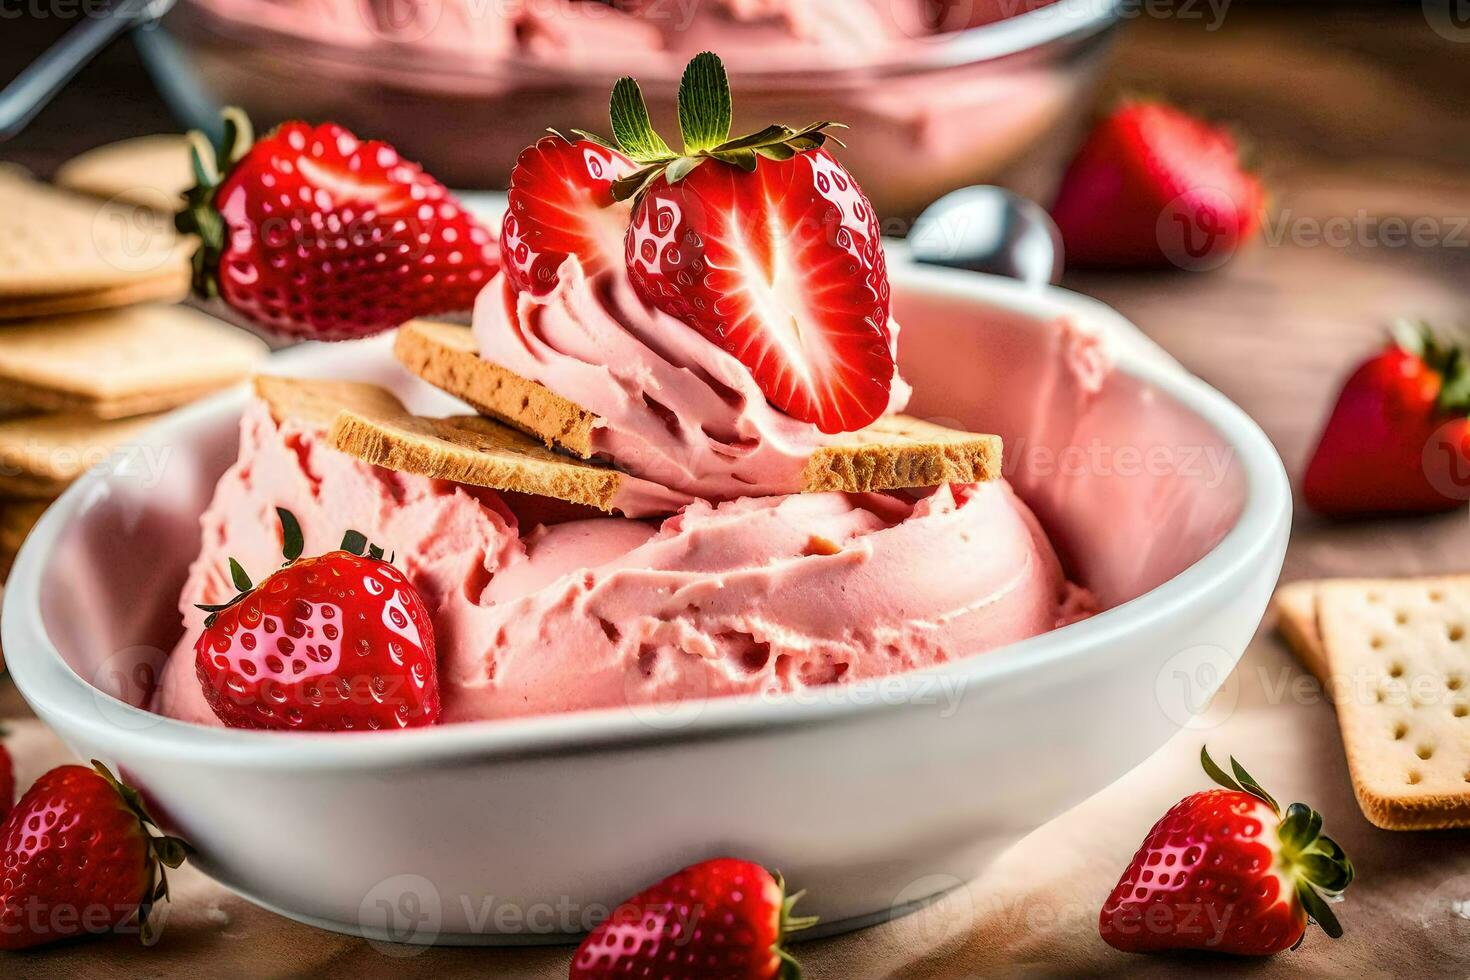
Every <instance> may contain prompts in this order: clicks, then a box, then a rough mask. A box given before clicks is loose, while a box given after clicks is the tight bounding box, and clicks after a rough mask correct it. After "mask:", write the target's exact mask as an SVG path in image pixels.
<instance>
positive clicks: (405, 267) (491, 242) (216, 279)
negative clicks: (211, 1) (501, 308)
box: [176, 110, 499, 340]
mask: <svg viewBox="0 0 1470 980" xmlns="http://www.w3.org/2000/svg"><path fill="white" fill-rule="evenodd" d="M190 141H191V143H192V149H193V156H194V170H195V178H196V180H197V181H198V184H197V186H196V187H194V189H193V190H191V191H189V194H188V199H187V201H188V202H187V205H186V206H185V208H184V210H183V211H181V212H180V213H179V215H178V219H177V222H176V223H177V224H178V227H179V230H180V231H183V232H186V233H190V234H195V235H198V236H199V240H200V246H199V248H198V250H197V251H196V252H195V254H194V288H195V290H196V292H198V293H199V294H200V295H201V296H205V297H210V298H212V297H214V296H220V297H223V299H224V301H225V302H226V303H227V304H229V306H230V307H231V308H233V309H234V310H236V311H237V312H238V313H240V314H241V315H242V316H244V317H245V318H246V319H248V320H250V321H251V322H253V323H255V324H257V325H258V326H260V327H262V328H263V329H265V330H268V331H271V332H273V333H277V334H281V335H284V336H288V337H297V338H301V339H306V340H349V339H352V338H354V337H366V336H370V335H371V334H375V333H379V332H381V331H384V330H387V329H390V328H392V327H396V326H398V325H399V324H400V323H403V322H404V321H405V320H410V319H412V318H414V317H416V316H427V315H430V314H435V313H447V312H453V311H457V310H468V309H470V308H471V307H472V306H474V300H475V295H476V294H477V293H478V292H479V291H480V288H481V287H482V286H484V285H485V283H487V282H489V281H490V279H491V278H492V277H493V276H494V275H495V272H496V270H497V269H498V267H499V252H498V250H497V247H496V242H495V236H494V235H493V234H491V232H490V231H488V230H487V229H485V228H484V227H482V226H481V225H480V224H479V223H478V222H477V221H476V220H475V219H474V218H473V217H471V216H470V215H469V214H468V213H467V212H466V211H465V210H464V208H463V207H461V206H460V203H459V202H458V201H457V200H455V199H454V198H453V197H451V196H450V194H449V192H448V191H446V190H445V189H444V186H443V185H442V184H440V183H439V182H438V181H437V180H435V179H434V178H433V177H431V176H429V175H428V174H426V173H425V172H424V171H423V169H422V168H420V167H419V165H418V164H416V163H411V162H409V161H407V160H404V159H403V158H402V157H400V156H399V155H398V152H397V151H396V150H394V149H393V148H392V147H391V146H389V145H388V144H386V143H380V142H377V141H370V142H363V141H360V140H359V139H358V138H357V137H356V136H353V135H352V134H351V133H349V132H348V131H347V130H345V129H343V128H342V127H341V126H338V125H336V124H334V123H324V124H322V125H320V126H310V125H308V124H306V123H303V122H289V123H285V124H284V125H282V126H280V127H279V128H277V129H275V130H273V131H272V132H271V133H269V134H268V135H266V136H265V137H263V138H261V139H260V140H258V141H255V142H253V143H252V141H251V134H250V124H249V122H248V121H247V120H246V119H245V116H244V115H243V114H242V113H240V112H239V111H238V110H227V111H226V113H225V125H224V138H223V141H222V142H221V144H220V145H219V146H217V147H211V146H210V145H209V143H208V141H207V140H206V139H205V138H204V136H203V135H202V134H200V133H197V132H196V133H191V134H190Z"/></svg>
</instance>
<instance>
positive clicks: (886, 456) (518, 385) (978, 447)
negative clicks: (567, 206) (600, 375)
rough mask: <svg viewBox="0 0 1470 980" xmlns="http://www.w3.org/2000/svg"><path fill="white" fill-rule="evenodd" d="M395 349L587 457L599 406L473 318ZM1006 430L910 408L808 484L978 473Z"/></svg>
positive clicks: (941, 479) (825, 464) (992, 473)
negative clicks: (484, 353) (529, 369)
mask: <svg viewBox="0 0 1470 980" xmlns="http://www.w3.org/2000/svg"><path fill="white" fill-rule="evenodd" d="M393 349H394V354H395V355H396V356H397V357H398V359H399V361H401V362H402V363H403V364H404V365H405V366H406V367H408V369H409V370H410V371H412V372H413V373H414V374H416V375H418V376H419V377H420V378H422V379H423V380H425V381H427V382H429V383H430V384H432V385H434V386H435V387H438V388H441V389H443V390H444V391H447V392H449V393H450V394H452V395H455V396H456V397H458V398H460V399H462V400H463V401H465V402H468V403H469V404H470V405H472V406H473V407H475V408H476V409H478V410H479V411H481V412H483V413H485V414H487V415H490V416H492V417H494V418H496V419H499V420H500V421H502V422H505V423H506V424H508V425H511V426H514V427H515V428H517V429H519V430H520V431H522V432H525V433H527V434H528V435H531V436H534V437H536V438H538V439H540V440H541V441H542V442H543V443H544V444H545V445H546V446H547V447H548V448H557V449H562V450H565V451H566V452H569V453H571V454H572V455H574V456H578V457H581V458H582V459H588V458H590V457H591V456H592V454H593V451H594V450H593V446H592V432H593V430H594V429H596V428H598V427H599V426H601V425H602V422H601V420H600V419H599V418H598V417H597V416H596V415H595V414H593V413H592V412H589V411H587V410H586V409H584V408H582V407H581V406H579V405H577V404H576V403H574V402H572V401H570V400H568V399H566V398H563V397H562V396H560V395H558V394H556V393H555V392H552V391H551V390H549V389H547V388H546V387H544V386H542V385H541V384H539V383H537V382H535V381H531V380H529V379H527V378H523V377H521V376H519V375H517V374H515V373H513V372H511V371H508V370H506V369H505V368H503V367H500V366H499V365H496V364H492V363H490V362H488V361H486V360H483V359H482V358H481V357H480V356H479V353H478V350H477V347H476V345H475V342H474V337H473V335H472V334H471V332H470V329H469V328H468V327H464V326H460V325H457V324H449V323H440V322H435V321H429V320H412V321H409V322H408V323H406V324H404V325H403V326H402V327H400V328H399V330H398V338H397V340H396V342H395V344H394V348H393ZM1001 456H1002V444H1001V439H1000V437H999V436H995V435H987V434H983V433H974V432H961V431H959V430H956V429H949V428H945V427H944V426H941V425H935V424H934V423H932V422H925V421H923V420H921V419H916V418H911V417H909V416H906V415H895V416H888V417H885V418H882V419H879V420H878V421H876V422H874V423H873V424H872V425H870V426H868V427H867V428H865V429H862V430H861V431H858V432H851V433H847V434H846V435H845V436H844V438H843V441H841V442H839V443H836V444H833V445H830V446H824V447H822V448H820V449H817V450H816V451H815V452H814V453H813V454H812V456H811V458H810V459H809V460H808V461H807V464H806V467H805V469H804V471H803V475H802V485H801V486H800V487H799V488H795V489H797V490H799V491H800V492H802V493H826V492H833V491H835V492H841V493H864V492H868V491H874V490H901V489H905V488H910V487H929V486H938V485H939V484H942V483H980V482H984V481H988V480H994V479H997V478H998V477H999V476H1000V472H1001Z"/></svg>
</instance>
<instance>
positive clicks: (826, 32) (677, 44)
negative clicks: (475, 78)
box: [206, 0, 1039, 71]
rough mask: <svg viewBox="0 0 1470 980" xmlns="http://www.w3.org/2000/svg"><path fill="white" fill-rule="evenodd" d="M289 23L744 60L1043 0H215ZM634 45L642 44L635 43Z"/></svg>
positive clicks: (371, 40) (965, 23) (368, 36)
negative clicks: (962, 0)
mask: <svg viewBox="0 0 1470 980" xmlns="http://www.w3.org/2000/svg"><path fill="white" fill-rule="evenodd" d="M206 5H207V6H210V7H213V8H216V9H219V10H221V11H228V12H229V13H230V15H231V16H234V17H237V18H241V19H244V20H247V21H249V22H251V23H254V24H257V25H259V26H263V27H271V28H274V29H276V30H280V31H284V32H286V33H290V34H300V35H304V36H308V37H317V38H329V39H330V40H331V41H332V42H333V43H337V44H347V45H354V46H376V45H388V46H402V47H406V48H412V49H418V50H430V51H439V52H442V53H444V54H451V55H459V56H466V57H473V58H475V59H482V60H487V61H488V60H491V59H496V58H513V57H521V58H527V59H531V60H534V61H539V62H553V61H564V60H566V59H573V60H575V62H576V63H577V64H578V66H579V67H583V68H589V67H595V66H597V65H599V64H612V63H617V64H626V65H629V66H631V65H632V64H633V63H634V61H635V58H636V60H637V62H638V63H639V64H640V67H641V68H642V69H643V70H653V71H663V70H665V69H666V68H670V67H672V68H673V69H674V70H677V69H678V68H680V67H682V66H683V64H684V62H685V61H687V60H688V59H689V58H690V57H692V56H693V55H695V54H697V53H699V52H700V51H704V50H710V49H713V50H717V51H719V52H720V53H721V54H722V55H723V56H725V57H726V58H727V59H728V60H729V61H731V62H732V64H734V65H736V66H738V67H741V68H770V67H776V66H779V65H783V64H789V63H791V62H793V61H794V60H797V59H807V60H810V59H818V60H820V62H821V63H822V64H829V65H834V66H836V65H858V64H870V63H874V62H881V61H885V60H890V59H893V58H896V57H900V56H901V55H902V54H903V52H904V51H905V50H906V49H907V48H908V47H911V46H914V45H917V44H919V43H922V42H923V41H924V40H926V39H928V38H930V37H933V36H934V35H936V34H941V33H945V32H948V31H953V30H959V29H962V28H965V27H970V26H974V25H976V24H979V23H985V22H987V21H990V20H998V19H1000V18H1001V17H1002V16H1005V15H1008V14H1011V13H1015V12H1019V11H1021V10H1025V9H1027V8H1028V7H1030V6H1036V5H1039V4H1036V3H1019V4H1013V5H1006V4H1004V3H1003V2H1001V0H990V2H989V3H980V4H974V3H967V4H954V3H947V2H945V0H518V2H510V3H492V2H477V0H209V2H208V3H207V4H206ZM635 53H636V54H635Z"/></svg>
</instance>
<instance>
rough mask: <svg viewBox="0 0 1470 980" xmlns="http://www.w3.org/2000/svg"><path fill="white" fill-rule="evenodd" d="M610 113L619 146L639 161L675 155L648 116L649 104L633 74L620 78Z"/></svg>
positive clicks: (667, 157) (647, 161)
mask: <svg viewBox="0 0 1470 980" xmlns="http://www.w3.org/2000/svg"><path fill="white" fill-rule="evenodd" d="M609 116H610V117H611V120H612V131H613V137H614V138H615V139H616V140H617V141H618V146H619V148H621V149H622V151H623V152H624V153H626V154H627V155H628V156H630V157H632V158H633V160H634V161H636V162H637V163H653V162H654V161H656V160H670V159H672V158H673V157H674V155H675V154H674V151H673V150H670V149H669V145H668V144H667V143H665V142H664V140H663V137H662V136H660V135H659V134H658V132H657V130H655V129H654V128H653V121H652V120H650V119H649V118H648V104H647V103H645V102H644V101H643V90H642V89H640V88H639V87H638V82H637V80H636V79H634V78H633V77H632V76H631V75H626V76H624V77H622V78H620V79H618V81H617V84H616V85H614V86H613V91H612V106H611V108H610V110H609Z"/></svg>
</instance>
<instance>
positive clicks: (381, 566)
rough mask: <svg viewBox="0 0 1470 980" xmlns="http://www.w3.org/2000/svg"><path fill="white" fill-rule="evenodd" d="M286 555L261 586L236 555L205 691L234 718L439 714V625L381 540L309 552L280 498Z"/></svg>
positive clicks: (207, 650) (309, 725) (283, 721)
mask: <svg viewBox="0 0 1470 980" xmlns="http://www.w3.org/2000/svg"><path fill="white" fill-rule="evenodd" d="M277 513H278V514H279V515H280V518H281V526H282V537H283V539H284V541H285V547H284V549H283V550H284V552H285V556H286V564H285V566H284V567H283V568H281V569H280V570H279V571H277V572H274V573H272V574H271V575H270V576H269V577H268V578H266V579H265V580H264V581H263V582H261V583H260V584H259V585H258V586H257V585H252V584H251V582H250V579H249V577H248V576H247V575H246V574H245V571H244V570H243V569H242V568H241V567H240V566H239V565H238V564H237V563H236V562H235V561H234V560H233V559H232V560H231V562H230V571H231V575H232V577H233V578H234V581H235V586H236V588H238V589H239V590H240V594H239V595H237V596H236V597H235V598H233V599H231V600H230V601H229V602H227V603H224V604H222V605H217V606H200V607H199V608H201V609H204V610H207V611H208V612H209V614H210V615H209V618H208V619H206V620H205V626H204V630H203V632H201V633H200V634H199V639H198V641H197V642H196V643H195V645H194V655H195V660H194V663H195V668H196V670H197V672H198V674H199V682H200V684H201V685H202V686H203V689H204V696H205V699H206V700H208V701H209V706H210V707H211V708H213V709H214V713H215V714H216V715H217V716H219V719H220V721H222V722H224V723H225V724H226V725H228V726H230V727H232V728H266V729H277V730H289V731H314V732H339V731H374V730H379V729H400V728H413V727H418V726H423V725H432V724H434V723H435V722H436V721H437V720H438V719H439V681H438V673H437V663H436V660H435V654H434V626H433V623H432V622H431V621H430V619H429V614H428V611H427V610H426V609H425V608H424V602H423V599H421V598H420V597H419V594H418V591H417V590H416V589H414V587H413V585H412V583H410V582H409V581H408V579H406V578H405V577H404V576H403V573H402V572H400V571H398V569H396V568H394V567H393V566H392V565H391V564H390V563H388V562H386V561H383V560H382V554H383V553H382V550H381V549H379V548H376V547H373V548H371V549H369V551H368V554H367V555H363V553H362V552H363V549H364V547H365V546H366V541H365V540H364V539H363V538H362V535H360V534H357V533H356V532H348V534H347V537H346V539H345V540H344V541H343V542H342V550H340V551H333V552H330V553H328V554H325V555H322V556H320V557H317V558H302V557H301V550H302V540H301V530H300V528H299V527H298V526H297V523H296V519H295V518H294V517H293V516H292V515H291V513H290V512H289V511H285V510H277Z"/></svg>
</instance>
